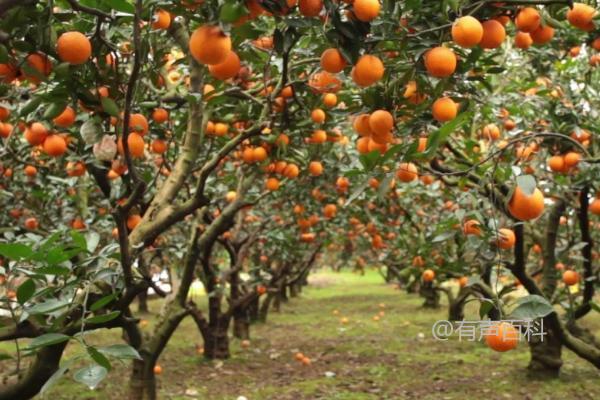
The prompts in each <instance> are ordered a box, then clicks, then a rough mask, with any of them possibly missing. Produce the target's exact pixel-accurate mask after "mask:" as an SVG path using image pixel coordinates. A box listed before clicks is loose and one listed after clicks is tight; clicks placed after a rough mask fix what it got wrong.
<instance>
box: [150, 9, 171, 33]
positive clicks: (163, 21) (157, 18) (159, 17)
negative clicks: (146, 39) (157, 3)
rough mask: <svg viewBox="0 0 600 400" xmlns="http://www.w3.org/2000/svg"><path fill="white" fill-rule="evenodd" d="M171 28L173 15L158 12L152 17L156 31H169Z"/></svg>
mask: <svg viewBox="0 0 600 400" xmlns="http://www.w3.org/2000/svg"><path fill="white" fill-rule="evenodd" d="M169 26H171V14H170V13H169V12H168V11H165V10H157V11H156V12H155V13H154V16H153V17H152V27H153V28H154V29H169Z"/></svg>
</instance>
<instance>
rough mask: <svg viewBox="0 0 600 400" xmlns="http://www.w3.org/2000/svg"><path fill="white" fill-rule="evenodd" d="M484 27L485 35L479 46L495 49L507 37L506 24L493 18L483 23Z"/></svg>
mask: <svg viewBox="0 0 600 400" xmlns="http://www.w3.org/2000/svg"><path fill="white" fill-rule="evenodd" d="M481 26H482V27H483V37H482V38H481V42H479V46H480V47H481V48H482V49H495V48H498V47H500V46H501V45H502V42H504V38H506V30H505V29H504V26H503V25H502V24H501V23H500V22H498V21H496V20H493V19H490V20H487V21H485V22H484V23H482V24H481Z"/></svg>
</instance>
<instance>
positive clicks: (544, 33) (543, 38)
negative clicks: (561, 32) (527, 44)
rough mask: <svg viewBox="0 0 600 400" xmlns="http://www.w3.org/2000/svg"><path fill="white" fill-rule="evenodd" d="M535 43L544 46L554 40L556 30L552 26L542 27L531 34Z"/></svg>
mask: <svg viewBox="0 0 600 400" xmlns="http://www.w3.org/2000/svg"><path fill="white" fill-rule="evenodd" d="M530 35H531V39H532V40H533V43H535V44H538V45H542V44H546V43H548V42H549V41H551V40H552V38H553V37H554V28H552V27H551V26H550V25H544V26H542V25H540V26H539V27H538V28H537V29H536V30H535V31H533V32H531V33H530Z"/></svg>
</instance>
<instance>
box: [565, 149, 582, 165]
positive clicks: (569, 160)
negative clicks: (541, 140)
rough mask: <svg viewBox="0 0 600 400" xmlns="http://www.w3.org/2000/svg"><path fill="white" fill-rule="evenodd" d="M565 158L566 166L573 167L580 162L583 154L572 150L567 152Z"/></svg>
mask: <svg viewBox="0 0 600 400" xmlns="http://www.w3.org/2000/svg"><path fill="white" fill-rule="evenodd" d="M564 160H565V167H567V168H573V167H575V166H576V165H577V164H579V161H580V160H581V155H580V154H579V153H576V152H574V151H570V152H568V153H567V154H565V156H564Z"/></svg>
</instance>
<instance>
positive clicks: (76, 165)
mask: <svg viewBox="0 0 600 400" xmlns="http://www.w3.org/2000/svg"><path fill="white" fill-rule="evenodd" d="M66 170H67V175H69V176H82V175H83V174H85V170H86V168H85V164H84V163H83V162H81V161H77V162H73V161H69V162H68V163H67V167H66Z"/></svg>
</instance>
